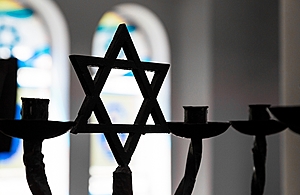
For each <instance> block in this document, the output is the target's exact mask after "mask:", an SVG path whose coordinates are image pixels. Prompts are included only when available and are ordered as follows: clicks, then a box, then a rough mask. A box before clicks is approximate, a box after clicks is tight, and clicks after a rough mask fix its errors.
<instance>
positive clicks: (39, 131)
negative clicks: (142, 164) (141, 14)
mask: <svg viewBox="0 0 300 195" xmlns="http://www.w3.org/2000/svg"><path fill="white" fill-rule="evenodd" d="M121 49H123V51H124V53H125V55H126V58H127V60H121V59H117V57H118V54H119V52H120V50H121ZM70 61H71V63H72V65H73V68H74V70H75V72H76V74H77V76H78V79H79V81H80V83H81V85H82V88H83V90H84V93H85V98H84V101H83V103H82V105H81V107H80V110H79V112H78V115H77V117H76V119H75V121H70V122H60V121H49V120H48V104H49V100H48V99H36V98H22V120H13V119H1V120H0V131H2V132H3V133H4V134H6V135H8V136H11V137H17V138H21V139H23V140H24V142H23V148H24V155H23V162H24V165H25V167H26V178H27V183H28V185H29V188H30V190H31V192H32V194H33V195H51V189H50V187H49V185H48V182H47V177H46V174H45V170H44V167H45V165H44V163H43V154H42V152H41V149H42V142H43V140H45V139H49V138H54V137H57V136H60V135H62V134H64V133H66V132H68V131H69V130H70V132H71V134H73V135H76V134H79V133H103V134H104V136H105V138H106V140H107V143H108V145H109V146H110V149H111V151H112V153H113V156H114V158H115V160H116V162H117V164H118V167H117V168H116V170H115V171H114V172H113V185H112V188H113V195H133V190H132V173H131V170H130V167H129V164H130V161H131V157H132V156H133V154H134V151H135V149H136V147H137V144H138V142H139V140H140V137H141V136H142V135H144V134H149V133H167V134H172V135H173V136H178V137H181V138H184V139H189V140H190V145H189V149H188V154H187V158H186V165H185V172H184V175H183V177H182V180H181V182H180V183H179V185H178V187H177V189H176V191H175V195H191V194H192V192H193V188H194V185H195V182H196V178H197V174H198V171H199V169H200V165H201V159H202V140H203V139H206V138H212V137H215V136H218V135H220V134H222V133H224V132H225V131H226V130H227V129H228V128H229V127H230V125H231V126H232V127H233V128H234V129H236V130H237V131H239V132H241V133H243V134H246V135H250V136H254V146H253V149H252V151H253V161H254V171H253V175H252V183H251V194H252V195H262V194H263V192H264V186H265V181H266V176H265V163H266V156H267V141H266V136H268V135H271V134H275V133H279V132H281V131H283V130H285V129H286V128H287V127H289V128H290V129H291V130H293V131H295V132H296V133H300V126H299V122H298V121H297V120H298V119H297V116H298V112H299V107H271V106H270V105H250V106H249V120H244V121H230V122H208V120H207V112H208V106H184V107H183V108H184V121H183V122H167V121H166V120H165V118H164V115H163V112H162V110H161V108H160V106H159V103H158V101H157V96H158V94H159V91H160V88H161V86H162V84H163V81H164V79H165V77H166V74H167V72H168V69H169V67H170V65H169V64H160V63H151V62H142V61H140V59H139V56H138V54H137V51H136V49H135V47H134V44H133V42H132V39H131V37H130V35H129V32H128V30H127V27H126V25H125V24H121V25H119V27H118V29H117V31H116V33H115V35H114V37H113V40H112V42H111V44H110V46H109V48H108V49H107V52H106V54H105V56H104V57H103V58H100V57H92V56H83V55H71V56H70ZM90 66H92V67H98V70H97V72H96V74H95V77H94V79H93V78H92V76H91V74H90V72H89V70H88V67H90ZM112 69H124V70H131V71H132V73H133V76H134V78H135V80H136V82H137V84H138V86H139V89H140V91H141V94H142V96H143V102H142V105H141V107H140V109H139V111H138V113H137V116H136V118H135V120H134V123H133V124H113V123H112V121H111V119H110V117H109V115H108V113H107V111H106V109H105V106H104V103H103V101H102V99H101V97H100V93H101V91H102V89H103V86H104V84H105V83H106V80H107V78H108V76H109V74H110V72H111V70H112ZM146 71H152V72H154V76H153V79H152V80H151V81H149V79H148V78H147V75H146ZM0 91H1V90H0ZM269 111H270V112H272V113H273V114H274V116H275V117H276V118H277V119H278V120H273V119H270V115H269ZM93 112H94V114H95V117H96V119H97V121H98V124H90V123H88V120H89V118H90V116H91V114H92V113H93ZM150 115H151V116H152V118H153V121H154V124H151V125H150V124H147V119H148V118H149V116H150ZM119 133H128V137H127V139H126V142H125V144H124V146H123V145H122V143H121V141H120V139H119V137H118V134H119ZM0 190H1V189H0Z"/></svg>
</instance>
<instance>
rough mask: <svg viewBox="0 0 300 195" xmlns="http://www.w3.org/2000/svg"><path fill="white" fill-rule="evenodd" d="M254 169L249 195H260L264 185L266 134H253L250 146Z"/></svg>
mask: <svg viewBox="0 0 300 195" xmlns="http://www.w3.org/2000/svg"><path fill="white" fill-rule="evenodd" d="M252 152H253V161H254V171H253V175H252V184H251V195H262V194H263V192H264V187H265V178H266V175H265V164H266V155H267V142H266V136H263V135H261V136H255V139H254V144H253V148H252Z"/></svg>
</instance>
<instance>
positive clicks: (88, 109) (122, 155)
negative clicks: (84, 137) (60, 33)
mask: <svg viewBox="0 0 300 195" xmlns="http://www.w3.org/2000/svg"><path fill="white" fill-rule="evenodd" d="M122 48H123V51H124V53H125V55H126V58H127V60H120V59H117V56H118V54H119V52H120V50H121V49H122ZM70 60H71V62H72V65H73V67H74V69H75V72H76V74H77V76H78V78H79V80H80V83H81V85H82V87H83V90H84V92H85V94H86V97H85V99H84V102H83V104H82V105H81V108H80V110H79V113H78V116H77V118H76V120H75V122H76V126H75V127H74V128H73V129H72V130H71V132H72V133H104V135H105V137H106V139H107V141H108V144H109V146H110V148H111V150H112V152H113V154H114V157H115V158H116V161H117V163H118V164H119V165H121V166H126V165H128V164H129V162H130V159H131V156H132V154H133V152H134V150H135V148H136V146H137V143H138V141H139V139H140V136H141V134H144V133H169V129H168V127H167V124H166V121H165V118H164V116H163V113H162V111H161V109H160V106H159V104H158V102H157V99H156V98H157V95H158V93H159V90H160V88H161V86H162V83H163V81H164V79H165V77H166V74H167V72H168V69H169V66H170V65H169V64H158V63H150V62H141V61H140V59H139V56H138V54H137V52H136V49H135V47H134V44H133V42H132V40H131V37H130V35H129V32H128V30H127V27H126V25H125V24H121V25H119V27H118V29H117V31H116V33H115V35H114V37H113V40H112V42H111V44H110V46H109V48H108V50H107V52H106V54H105V57H104V58H99V57H91V56H81V55H71V56H70ZM88 66H97V67H99V69H98V71H97V73H96V76H95V78H94V80H93V79H92V77H91V75H90V73H89V71H88V68H87V67H88ZM113 68H115V69H125V70H132V73H133V75H134V78H135V80H136V82H137V84H138V86H139V88H140V91H141V93H142V95H143V98H144V100H143V103H142V105H141V108H140V110H139V112H138V114H137V116H136V119H135V121H134V124H132V125H120V124H112V122H111V120H110V118H109V115H108V113H107V111H106V109H105V107H104V104H103V102H102V100H101V98H100V93H101V91H102V89H103V86H104V84H105V82H106V80H107V78H108V76H109V73H110V71H111V70H112V69H113ZM145 71H154V76H153V79H152V81H151V83H150V82H149V80H148V78H147V76H146V73H145ZM92 112H94V114H95V116H96V118H97V120H98V122H99V124H87V121H88V119H89V118H90V116H91V114H92ZM150 114H151V116H152V118H153V120H154V123H155V125H146V122H147V119H148V117H149V115H150ZM117 133H129V136H128V138H127V140H126V143H125V146H124V147H123V146H122V144H121V141H120V139H119V137H118V135H117Z"/></svg>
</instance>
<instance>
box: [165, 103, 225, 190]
mask: <svg viewBox="0 0 300 195" xmlns="http://www.w3.org/2000/svg"><path fill="white" fill-rule="evenodd" d="M183 108H184V122H169V123H168V126H169V129H170V131H171V133H172V134H174V135H176V136H179V137H184V138H189V139H190V140H191V141H190V146H189V150H188V155H187V161H186V166H185V173H184V176H183V178H182V180H181V182H180V184H179V186H178V187H177V189H176V191H175V195H190V194H192V191H193V188H194V185H195V182H196V177H197V174H198V170H199V168H200V164H201V158H202V139H205V138H210V137H215V136H217V135H220V134H222V133H224V132H225V131H226V130H227V129H228V128H229V126H230V124H229V123H225V122H224V123H216V122H207V109H208V106H196V107H193V106H184V107H183Z"/></svg>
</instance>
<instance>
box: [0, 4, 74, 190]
mask: <svg viewBox="0 0 300 195" xmlns="http://www.w3.org/2000/svg"><path fill="white" fill-rule="evenodd" d="M45 6H47V9H46V10H45V9H44V8H45ZM42 10H43V11H42ZM47 12H49V13H47ZM49 18H50V19H49ZM53 24H55V25H53ZM65 28H66V25H65V24H64V20H63V18H62V16H61V15H60V13H59V11H58V9H57V7H55V5H54V4H53V3H52V2H48V1H44V0H40V1H33V0H24V1H22V3H20V2H19V1H14V0H1V1H0V58H3V59H5V58H10V57H14V58H17V59H18V72H17V84H18V89H17V97H16V101H17V109H16V117H15V118H16V119H20V118H21V116H20V107H21V99H20V97H32V98H47V99H50V105H49V120H67V119H68V117H69V116H68V99H69V98H68V95H67V94H68V89H67V87H66V86H68V82H69V78H68V67H69V65H68V63H67V62H68V61H67V57H68V53H69V51H68V40H67V36H66V35H67V33H66V31H65ZM57 36H59V37H60V38H59V39H60V40H57V39H58V38H56V37H57ZM59 41H60V42H59ZM60 44H62V45H60ZM58 48H59V49H58ZM60 55H65V56H66V57H65V59H64V58H63V57H61V56H60ZM58 83H59V84H58ZM58 94H59V96H60V97H57V95H58ZM13 140H14V141H13V142H12V146H11V150H10V151H9V152H6V153H2V154H1V153H0V189H1V193H2V192H4V194H25V195H26V194H31V192H30V191H29V188H28V186H27V182H26V179H25V170H24V165H23V162H22V155H23V151H22V142H21V140H19V139H13ZM56 147H60V149H59V150H58V149H57V148H56ZM68 152H69V146H68V136H62V137H60V138H58V139H53V140H51V141H49V142H48V141H45V142H44V144H43V153H44V155H45V158H44V162H45V164H46V173H47V176H48V181H49V184H50V187H51V190H52V192H53V193H56V194H68V180H69V178H68V166H69V159H68ZM53 157H55V158H61V160H59V162H57V160H53ZM60 168H61V170H60ZM53 169H55V170H53ZM64 170H66V171H64ZM57 171H62V172H59V174H62V175H61V176H60V177H57ZM63 172H65V173H63ZM54 174H56V176H55V177H54V176H53V175H54ZM15 186H18V187H17V188H16V187H15Z"/></svg>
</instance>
